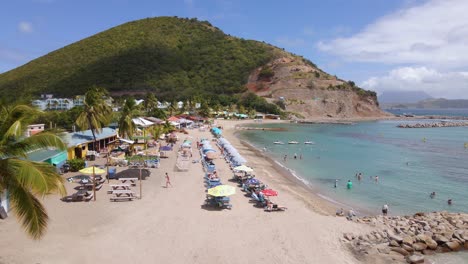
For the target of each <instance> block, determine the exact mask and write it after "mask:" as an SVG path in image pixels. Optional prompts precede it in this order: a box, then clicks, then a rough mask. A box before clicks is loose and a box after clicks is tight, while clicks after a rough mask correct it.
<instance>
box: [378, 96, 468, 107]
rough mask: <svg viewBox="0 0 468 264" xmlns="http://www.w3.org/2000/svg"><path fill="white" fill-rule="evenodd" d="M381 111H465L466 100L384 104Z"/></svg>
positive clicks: (467, 102) (467, 101)
mask: <svg viewBox="0 0 468 264" xmlns="http://www.w3.org/2000/svg"><path fill="white" fill-rule="evenodd" d="M381 107H382V108H383V109H398V108H401V109H406V108H419V109H467V108H468V99H444V98H437V99H426V100H422V101H419V102H416V103H386V104H382V105H381Z"/></svg>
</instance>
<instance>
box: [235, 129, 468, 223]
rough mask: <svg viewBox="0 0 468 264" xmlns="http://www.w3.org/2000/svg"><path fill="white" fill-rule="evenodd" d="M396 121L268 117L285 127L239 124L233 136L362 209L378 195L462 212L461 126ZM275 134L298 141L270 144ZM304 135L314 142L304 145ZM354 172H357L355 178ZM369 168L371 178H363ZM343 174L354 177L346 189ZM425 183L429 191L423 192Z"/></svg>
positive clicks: (408, 207)
mask: <svg viewBox="0 0 468 264" xmlns="http://www.w3.org/2000/svg"><path fill="white" fill-rule="evenodd" d="M401 122H402V121H377V122H363V123H357V124H355V125H339V124H313V125H299V124H269V125H262V126H268V127H282V128H286V129H287V131H286V132H277V131H267V130H265V131H262V130H247V131H244V132H242V134H241V138H243V139H245V140H247V141H248V142H250V143H251V144H253V145H254V146H256V147H258V148H260V149H262V148H264V147H266V149H267V150H266V151H267V153H268V155H270V156H272V157H273V158H274V159H276V160H277V161H279V162H280V163H281V164H284V165H285V166H287V167H288V168H290V169H291V170H293V171H294V172H295V174H296V175H297V176H299V177H301V178H302V179H304V180H306V181H307V182H308V184H310V185H311V186H312V187H313V188H314V189H315V190H316V191H317V192H318V193H319V195H321V196H323V197H326V198H328V199H331V200H334V201H336V202H338V203H342V204H345V205H349V206H352V207H354V208H355V209H357V210H358V211H360V212H362V213H366V214H378V213H380V210H381V207H382V205H383V204H385V203H387V204H388V205H389V207H390V214H412V213H414V212H418V211H439V210H447V211H453V212H468V149H465V148H464V143H465V142H468V128H465V127H454V128H428V129H401V128H397V127H396V125H397V124H399V123H401ZM424 139H425V140H424ZM276 140H280V141H283V142H285V143H287V142H288V141H290V140H296V141H299V142H300V144H297V145H288V144H285V145H274V144H273V142H274V141H276ZM308 140H311V141H314V142H315V145H304V144H303V142H304V141H308ZM294 153H296V154H297V159H294V158H293V156H294ZM285 154H286V155H287V156H288V158H287V161H286V162H284V161H283V156H284V155H285ZM300 155H302V159H299V156H300ZM357 172H361V173H363V175H364V176H363V180H362V181H361V182H358V180H357V179H356V177H355V175H356V173H357ZM375 175H378V176H379V181H378V183H376V182H375V181H374V180H373V179H371V177H373V176H375ZM335 179H338V180H339V181H338V187H337V188H334V187H333V185H334V182H335ZM348 180H351V181H352V182H353V184H354V185H353V188H352V189H351V190H347V189H346V182H347V181H348ZM433 191H435V192H436V193H437V195H436V197H435V198H434V199H430V197H429V194H430V193H431V192H433ZM449 198H451V199H452V200H453V205H451V206H449V205H448V204H447V200H448V199H449Z"/></svg>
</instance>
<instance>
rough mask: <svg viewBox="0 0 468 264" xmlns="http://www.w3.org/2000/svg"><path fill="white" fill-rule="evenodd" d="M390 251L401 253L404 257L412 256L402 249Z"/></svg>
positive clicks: (393, 248) (396, 248)
mask: <svg viewBox="0 0 468 264" xmlns="http://www.w3.org/2000/svg"><path fill="white" fill-rule="evenodd" d="M390 250H391V251H395V252H397V253H400V254H401V255H403V256H408V255H409V254H410V253H409V252H408V251H406V250H404V249H402V248H401V247H392V248H390Z"/></svg>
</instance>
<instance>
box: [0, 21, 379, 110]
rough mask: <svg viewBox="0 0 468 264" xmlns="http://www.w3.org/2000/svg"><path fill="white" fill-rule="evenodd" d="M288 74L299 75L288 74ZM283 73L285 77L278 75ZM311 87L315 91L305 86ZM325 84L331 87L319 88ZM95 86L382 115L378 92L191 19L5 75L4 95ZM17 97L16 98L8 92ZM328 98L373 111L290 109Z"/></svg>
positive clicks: (109, 36) (125, 27)
mask: <svg viewBox="0 0 468 264" xmlns="http://www.w3.org/2000/svg"><path fill="white" fill-rule="evenodd" d="M278 60H280V61H281V60H289V62H286V63H278ZM286 64H288V65H286ZM271 67H273V68H274V69H272V70H271ZM291 67H296V68H298V69H299V70H294V71H291V69H290V68H291ZM268 68H270V70H271V71H270V72H269V73H268ZM286 68H287V69H288V70H287V72H283V73H281V71H284V69H286ZM315 72H317V73H318V74H319V75H320V76H318V75H317V74H316V73H315ZM260 73H262V74H260ZM265 73H266V75H265ZM268 74H272V75H271V76H269V77H268V76H267V75H268ZM281 74H283V75H281ZM275 75H276V77H275ZM280 75H281V76H282V77H281V78H280V79H278V76H280ZM252 76H254V78H253V79H252ZM317 76H318V77H317ZM259 77H260V78H259ZM255 78H256V79H255ZM286 79H287V80H289V81H286ZM325 79H327V80H325ZM306 83H308V84H310V85H309V86H310V87H305V86H307V84H306ZM326 83H327V84H328V86H324V85H322V84H326ZM279 84H280V85H283V87H279ZM351 84H352V85H351ZM93 85H98V86H102V87H104V88H106V89H108V90H109V91H110V92H111V93H128V94H131V93H132V92H135V93H144V92H153V93H155V94H156V96H157V97H158V98H161V99H162V100H173V99H175V100H183V99H187V98H193V97H198V98H203V99H204V100H207V101H213V102H219V103H220V104H221V105H229V104H232V103H234V104H236V103H239V102H241V98H242V96H243V94H245V93H246V92H248V91H250V92H254V93H255V94H258V95H259V96H262V97H264V98H265V99H266V100H267V101H268V102H270V103H275V104H277V105H279V106H280V107H281V106H283V107H282V108H283V110H285V111H288V112H297V114H298V116H304V117H308V116H314V115H319V116H330V115H331V116H334V117H340V116H342V117H347V116H348V115H352V116H355V115H358V116H359V115H361V114H362V115H364V116H368V114H369V113H371V115H377V116H378V115H381V114H382V113H381V112H380V113H379V112H378V111H379V110H378V102H377V98H376V96H375V93H373V92H370V91H365V90H362V89H360V88H359V87H357V86H355V85H354V83H352V82H349V83H348V82H345V81H343V80H339V79H338V78H336V77H333V76H332V75H330V74H328V73H325V72H323V71H322V70H320V69H318V68H317V66H316V65H315V64H313V63H312V62H311V61H309V60H307V59H304V58H302V57H300V56H297V55H294V54H291V53H289V52H286V51H284V50H282V49H280V48H278V47H275V46H272V45H270V44H267V43H264V42H259V41H255V40H245V39H241V38H236V37H233V36H230V35H226V34H225V33H224V32H222V31H221V30H220V29H218V28H217V27H215V26H213V25H211V24H210V23H209V22H207V21H198V20H197V19H188V18H177V17H157V18H146V19H141V20H136V21H131V22H128V23H124V24H122V25H119V26H116V27H112V28H110V29H108V30H105V31H103V32H100V33H97V34H95V35H92V36H90V37H87V38H85V39H82V40H80V41H77V42H75V43H72V44H70V45H67V46H65V47H63V48H60V49H58V50H55V51H53V52H50V53H48V54H46V55H44V56H42V57H40V58H37V59H35V60H32V61H30V62H28V63H26V64H25V65H23V66H20V67H18V68H16V69H13V70H11V71H8V72H5V73H2V74H0V92H1V94H2V96H3V97H6V98H7V99H10V100H14V99H17V98H18V97H22V96H38V95H39V94H41V93H53V94H55V95H57V96H73V95H77V94H84V93H85V91H86V89H88V88H89V87H90V86H93ZM258 85H268V86H269V87H270V88H271V89H272V92H271V93H264V91H261V89H260V90H258V89H256V87H257V86H258ZM252 87H254V89H252ZM303 88H305V89H303ZM282 89H283V90H288V89H293V90H294V89H295V90H296V91H297V93H298V94H297V95H288V94H287V93H286V94H284V96H287V97H290V98H287V100H289V101H287V102H286V104H284V105H281V104H279V103H278V102H277V97H284V96H281V94H283V93H282V92H281V90H282ZM12 90H14V91H15V93H10V92H9V91H12ZM315 90H317V91H315ZM327 91H329V94H330V96H331V97H330V98H329V99H328V105H329V106H330V105H337V106H338V108H340V107H339V105H341V108H343V107H342V106H343V105H347V104H351V103H352V102H348V101H346V100H344V99H345V98H341V99H340V98H338V97H336V96H334V95H332V94H333V93H343V94H348V96H349V95H351V94H359V95H358V96H357V97H356V98H360V99H365V100H363V101H362V102H361V103H362V104H361V105H364V104H365V105H368V106H369V107H367V108H366V107H364V108H362V109H361V110H359V109H358V108H359V107H358V108H357V107H355V105H349V107H345V108H349V109H355V111H354V110H353V111H348V112H347V113H341V111H338V110H337V109H335V108H336V107H331V108H330V109H329V110H323V111H315V112H310V111H307V109H303V108H304V107H302V108H301V107H297V104H294V103H292V102H293V100H296V99H297V98H302V96H301V95H300V94H301V93H302V94H304V95H306V96H307V97H308V99H310V100H308V101H307V104H309V101H310V102H313V100H315V98H316V97H317V96H318V94H321V95H320V96H321V97H324V94H327ZM311 92H312V93H311ZM333 98H334V99H333ZM335 99H336V100H335ZM311 100H312V101H311ZM358 101H359V100H358ZM324 102H325V101H324ZM355 103H357V102H353V103H352V104H355ZM325 104H326V103H325ZM323 109H325V108H323ZM366 111H367V112H369V113H366Z"/></svg>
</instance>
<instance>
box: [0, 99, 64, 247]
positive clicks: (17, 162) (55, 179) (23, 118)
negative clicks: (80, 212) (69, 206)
mask: <svg viewBox="0 0 468 264" xmlns="http://www.w3.org/2000/svg"><path fill="white" fill-rule="evenodd" d="M39 113H40V112H39V111H38V110H36V109H34V108H31V107H29V106H26V105H17V106H14V107H12V108H8V107H3V108H2V109H1V111H0V190H4V189H8V193H9V198H10V202H11V205H12V210H13V212H14V213H15V214H16V215H17V217H18V218H19V221H20V222H21V225H22V226H23V228H24V229H25V230H26V232H27V233H28V234H29V235H30V236H31V237H32V238H33V239H40V238H42V237H43V236H44V234H45V232H46V228H47V222H48V220H49V216H48V215H47V212H46V210H45V208H44V206H43V205H42V204H41V202H40V200H39V198H42V197H44V196H45V195H47V194H51V193H59V194H60V195H62V196H64V195H65V194H66V190H65V187H64V185H63V178H62V177H60V175H59V174H58V173H57V171H56V169H55V168H54V167H53V166H51V165H49V164H47V163H42V162H33V161H29V160H26V158H27V153H29V152H31V151H35V150H40V149H46V148H56V149H62V150H64V149H66V146H65V144H64V143H63V142H62V140H61V139H60V138H59V137H57V136H56V135H53V134H51V133H47V132H42V133H39V134H36V135H33V136H31V137H28V138H25V137H24V132H25V131H26V129H27V125H28V124H30V122H31V121H32V120H33V118H34V117H35V116H37V115H38V114H39Z"/></svg>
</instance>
